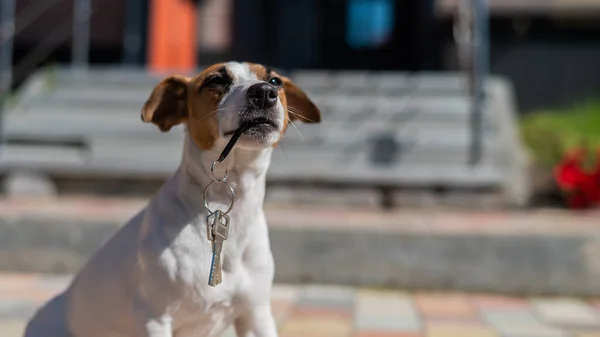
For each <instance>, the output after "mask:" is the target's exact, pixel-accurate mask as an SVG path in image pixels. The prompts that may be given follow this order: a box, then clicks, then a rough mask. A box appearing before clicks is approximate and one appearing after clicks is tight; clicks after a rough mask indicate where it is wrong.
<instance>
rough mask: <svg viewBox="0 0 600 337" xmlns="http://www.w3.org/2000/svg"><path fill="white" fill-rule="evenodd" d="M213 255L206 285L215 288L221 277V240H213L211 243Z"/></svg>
mask: <svg viewBox="0 0 600 337" xmlns="http://www.w3.org/2000/svg"><path fill="white" fill-rule="evenodd" d="M212 246H213V255H212V261H211V263H210V275H209V276H208V285H209V286H211V287H216V286H217V285H218V284H219V283H221V281H222V275H221V250H222V249H223V240H221V239H219V238H215V239H214V240H213V241H212Z"/></svg>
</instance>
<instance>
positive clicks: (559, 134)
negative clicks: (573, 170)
mask: <svg viewBox="0 0 600 337" xmlns="http://www.w3.org/2000/svg"><path fill="white" fill-rule="evenodd" d="M520 124H521V133H522V139H523V141H524V142H525V144H526V146H527V147H528V149H529V151H530V154H531V155H532V157H533V160H534V161H535V162H536V163H537V164H540V165H544V166H549V167H552V166H554V165H555V164H557V163H558V162H560V160H561V159H562V157H563V155H564V153H565V152H566V151H568V150H570V149H573V148H578V147H582V146H587V147H589V148H590V150H591V151H590V153H589V155H588V158H586V164H587V165H593V164H594V162H595V161H596V160H597V155H596V153H597V151H596V149H600V101H590V102H587V103H584V104H578V105H575V106H573V107H572V108H568V109H557V110H543V111H537V112H532V113H530V114H527V115H526V116H524V117H523V118H521V123H520Z"/></svg>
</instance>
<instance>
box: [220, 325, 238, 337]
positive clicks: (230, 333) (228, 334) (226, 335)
mask: <svg viewBox="0 0 600 337" xmlns="http://www.w3.org/2000/svg"><path fill="white" fill-rule="evenodd" d="M221 337H237V335H236V334H235V328H234V327H233V325H232V326H230V327H229V328H227V330H225V332H223V334H222V335H221Z"/></svg>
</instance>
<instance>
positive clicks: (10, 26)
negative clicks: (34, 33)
mask: <svg viewBox="0 0 600 337" xmlns="http://www.w3.org/2000/svg"><path fill="white" fill-rule="evenodd" d="M0 1H1V3H0V140H2V139H3V136H2V135H3V133H2V130H3V124H2V119H3V118H2V115H3V111H4V108H5V106H6V102H7V99H8V96H9V94H10V91H11V88H12V84H13V80H14V78H13V73H15V74H19V75H23V74H27V73H28V72H29V71H31V70H32V69H34V68H35V67H36V66H38V65H39V63H40V62H42V61H43V60H44V59H45V58H46V57H48V56H49V55H50V54H51V53H52V52H53V51H54V50H56V49H57V48H58V47H59V46H60V45H61V44H62V43H63V42H64V41H65V40H67V38H68V37H69V35H71V37H72V40H73V45H72V60H71V61H72V62H71V66H72V67H73V69H75V70H78V71H86V70H87V68H88V52H89V48H90V18H91V13H92V11H91V1H92V0H72V1H73V6H74V8H73V18H72V20H69V19H68V18H66V19H64V20H62V21H61V22H60V23H59V24H58V26H56V27H54V28H53V29H51V30H50V31H49V33H48V34H47V35H46V36H45V38H43V39H41V40H40V41H39V42H38V44H37V45H35V46H34V47H33V48H32V50H31V51H30V52H29V53H28V54H26V55H25V56H24V57H23V58H22V59H21V60H19V61H18V63H17V64H15V66H14V67H13V45H14V39H15V36H16V35H17V34H18V33H19V32H21V31H22V30H24V29H25V28H27V27H29V26H30V25H31V24H33V23H34V22H35V21H36V20H37V19H39V18H40V17H41V16H42V15H43V14H44V13H45V12H46V11H47V10H49V9H50V8H52V6H53V5H55V4H56V3H57V2H58V1H60V0H44V1H37V2H35V3H32V4H31V5H29V7H27V9H26V10H25V11H24V12H23V13H22V14H21V15H20V16H19V17H17V16H16V2H17V0H0ZM17 24H19V25H18V26H17ZM13 68H14V69H13Z"/></svg>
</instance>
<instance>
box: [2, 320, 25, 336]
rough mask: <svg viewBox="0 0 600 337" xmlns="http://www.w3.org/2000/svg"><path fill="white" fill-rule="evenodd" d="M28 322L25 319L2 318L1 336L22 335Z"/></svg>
mask: <svg viewBox="0 0 600 337" xmlns="http://www.w3.org/2000/svg"><path fill="white" fill-rule="evenodd" d="M26 323H27V322H26V321H25V320H0V336H2V337H22V336H23V332H24V331H25V324H26Z"/></svg>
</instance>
